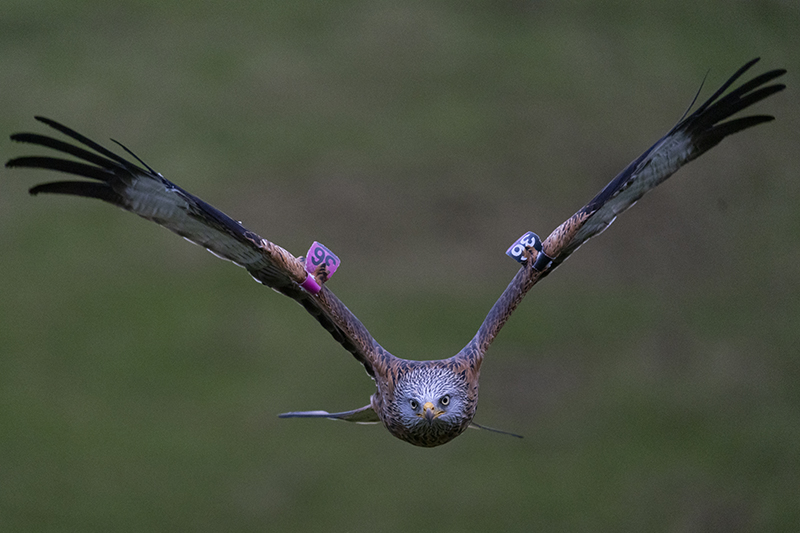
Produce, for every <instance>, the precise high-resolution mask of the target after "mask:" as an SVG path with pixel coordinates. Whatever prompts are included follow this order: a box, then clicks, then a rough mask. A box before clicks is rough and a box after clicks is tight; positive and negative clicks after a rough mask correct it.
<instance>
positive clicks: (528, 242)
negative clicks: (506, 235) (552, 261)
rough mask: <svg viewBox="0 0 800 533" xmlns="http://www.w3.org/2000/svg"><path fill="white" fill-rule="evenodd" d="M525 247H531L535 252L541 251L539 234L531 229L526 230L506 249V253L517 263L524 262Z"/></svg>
mask: <svg viewBox="0 0 800 533" xmlns="http://www.w3.org/2000/svg"><path fill="white" fill-rule="evenodd" d="M525 248H533V249H534V250H536V251H537V252H541V251H542V241H541V239H539V236H538V235H536V234H535V233H534V232H532V231H529V232H527V233H526V234H525V235H523V236H522V237H520V238H519V239H517V240H516V242H514V244H512V245H511V246H510V247H509V249H508V250H506V255H507V256H509V257H510V258H511V259H513V260H514V261H516V262H518V263H522V264H525V262H526V261H527V259H525V257H524V256H523V253H524V252H525Z"/></svg>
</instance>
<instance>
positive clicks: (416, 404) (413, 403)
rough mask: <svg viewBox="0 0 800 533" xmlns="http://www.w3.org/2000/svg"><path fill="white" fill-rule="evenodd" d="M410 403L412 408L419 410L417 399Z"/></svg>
mask: <svg viewBox="0 0 800 533" xmlns="http://www.w3.org/2000/svg"><path fill="white" fill-rule="evenodd" d="M408 403H409V404H410V405H411V408H412V409H413V410H415V411H416V410H417V407H419V404H418V403H417V400H411V401H409V402H408Z"/></svg>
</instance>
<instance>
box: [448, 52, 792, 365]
mask: <svg viewBox="0 0 800 533" xmlns="http://www.w3.org/2000/svg"><path fill="white" fill-rule="evenodd" d="M757 61H758V59H757V58H756V59H753V60H752V61H750V62H748V63H747V64H745V65H744V66H743V67H742V68H740V69H739V70H738V71H737V72H736V73H735V74H734V75H733V76H731V77H730V79H728V81H726V82H725V83H724V84H723V85H722V87H720V88H719V89H718V90H717V91H716V92H715V93H714V94H713V95H712V96H711V97H710V98H709V99H708V100H706V102H704V103H703V104H702V105H701V106H700V107H699V108H698V109H697V110H696V111H695V112H694V113H692V114H691V115H689V116H688V117H685V118H683V119H682V120H681V121H680V122H678V124H677V125H675V127H673V128H672V129H671V130H670V131H669V132H668V133H667V134H666V135H665V136H664V137H662V138H661V139H659V140H658V141H657V142H656V143H655V144H654V145H653V146H651V147H650V148H649V149H648V150H646V151H645V152H644V153H643V154H642V155H640V156H639V157H638V158H636V159H635V160H634V161H633V162H632V163H631V164H630V165H628V166H627V167H626V168H625V169H624V170H623V171H622V172H620V173H619V175H618V176H617V177H616V178H614V179H613V180H611V182H610V183H609V184H608V185H606V187H605V188H604V189H603V190H602V191H600V193H599V194H597V196H595V197H594V198H593V199H592V200H591V201H590V202H589V203H588V204H586V205H585V206H583V207H582V208H581V209H580V210H579V211H578V212H577V213H575V214H574V215H572V217H570V218H569V219H568V220H567V221H565V222H564V223H563V224H561V225H560V226H559V227H558V228H556V229H555V230H554V231H553V232H552V233H551V234H550V236H549V237H547V239H545V240H544V242H542V245H541V248H542V250H541V252H537V251H536V250H535V249H534V248H533V247H529V248H527V249H526V251H525V256H526V257H527V258H528V259H527V261H526V263H525V264H524V265H523V266H522V268H520V270H519V271H518V272H517V275H516V276H515V277H514V279H513V280H512V281H511V283H510V284H509V286H508V287H507V288H506V290H505V291H504V292H503V294H502V295H501V296H500V299H499V300H498V301H497V302H496V303H495V305H494V307H492V310H491V311H490V312H489V315H488V316H487V317H486V319H485V320H484V322H483V324H482V325H481V327H480V329H479V330H478V333H477V334H476V335H475V337H474V338H473V339H472V341H470V343H469V344H468V345H467V346H465V347H464V349H463V350H462V351H461V352H460V353H459V356H460V357H462V358H466V359H467V360H468V362H469V363H470V364H473V365H480V361H481V360H482V357H483V354H484V353H485V352H486V350H487V349H488V347H489V344H491V342H492V340H494V337H495V336H496V335H497V333H498V332H499V331H500V328H502V327H503V324H505V322H506V320H508V317H509V316H510V315H511V313H512V312H513V311H514V309H515V308H516V306H517V305H518V304H519V302H520V301H521V300H522V298H523V297H524V296H525V294H526V293H527V292H528V291H529V290H530V289H531V287H533V285H534V284H536V282H538V281H539V280H540V279H542V278H544V277H545V276H547V275H548V274H549V273H550V272H552V271H553V270H554V269H555V268H556V267H558V265H560V264H561V263H563V262H564V260H566V259H567V257H569V256H570V254H572V253H573V252H574V251H575V250H577V249H578V248H579V247H580V246H581V245H582V244H583V243H584V242H586V241H587V240H589V239H590V238H592V237H594V236H595V235H598V234H600V233H602V232H603V230H605V229H606V228H607V227H608V226H609V225H610V224H611V223H612V222H614V220H615V219H616V217H617V216H618V215H619V214H620V213H622V212H624V211H625V210H627V209H628V208H629V207H631V206H632V205H633V204H635V203H636V201H637V200H639V198H641V197H642V196H643V195H644V194H645V193H646V192H647V191H649V190H651V189H653V188H655V187H656V186H657V185H658V184H660V183H661V182H663V181H664V180H666V179H667V178H669V177H670V176H671V175H672V174H673V173H675V171H677V170H678V169H679V168H680V167H682V166H683V165H685V164H686V163H688V162H689V161H691V160H693V159H695V158H697V157H699V156H700V155H701V154H703V153H705V152H706V151H707V150H710V149H711V148H713V147H714V146H716V145H717V144H718V143H719V142H720V141H722V139H724V138H725V137H727V136H729V135H733V134H734V133H737V132H739V131H742V130H744V129H747V128H750V127H752V126H756V125H758V124H761V123H763V122H768V121H770V120H773V119H774V117H772V116H768V115H752V116H747V117H742V118H737V119H733V120H726V119H728V118H730V117H731V116H733V115H735V114H736V113H738V112H739V111H741V110H743V109H745V108H747V107H749V106H751V105H753V104H755V103H756V102H759V101H761V100H763V99H765V98H767V97H769V96H771V95H772V94H775V93H777V92H779V91H782V90H783V89H784V88H785V86H784V85H783V84H772V85H767V84H768V83H769V82H770V81H772V80H774V79H775V78H777V77H779V76H781V75H783V74H784V73H785V72H786V71H785V70H783V69H778V70H771V71H769V72H767V73H765V74H761V75H760V76H757V77H755V78H753V79H752V80H750V81H748V82H746V83H743V84H742V85H741V86H739V87H737V88H736V89H734V90H732V91H730V92H729V93H728V94H726V95H725V96H722V95H723V93H725V91H726V90H727V89H728V88H729V87H730V86H731V85H732V84H733V83H734V82H735V81H736V80H737V79H739V78H740V77H741V76H742V74H744V73H745V72H746V71H747V70H748V69H749V68H750V67H752V66H753V65H754V64H755V63H756V62H757Z"/></svg>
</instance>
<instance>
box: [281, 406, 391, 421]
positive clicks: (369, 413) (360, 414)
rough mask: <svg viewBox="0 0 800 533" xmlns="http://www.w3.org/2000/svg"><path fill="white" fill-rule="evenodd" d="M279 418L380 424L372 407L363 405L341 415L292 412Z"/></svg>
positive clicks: (323, 412)
mask: <svg viewBox="0 0 800 533" xmlns="http://www.w3.org/2000/svg"><path fill="white" fill-rule="evenodd" d="M278 417H279V418H330V419H331V420H344V421H346V422H355V423H356V424H377V423H378V422H380V421H381V420H380V418H378V414H377V413H376V412H375V411H374V410H373V409H372V405H365V406H364V407H361V408H359V409H353V410H352V411H343V412H341V413H329V412H328V411H293V412H291V413H282V414H280V415H278Z"/></svg>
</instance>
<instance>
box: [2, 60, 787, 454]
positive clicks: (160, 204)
mask: <svg viewBox="0 0 800 533" xmlns="http://www.w3.org/2000/svg"><path fill="white" fill-rule="evenodd" d="M757 61H758V59H754V60H752V61H750V62H748V63H747V64H745V65H744V66H742V67H741V68H740V69H739V70H738V71H737V72H736V73H735V74H734V75H733V76H731V77H730V79H728V81H726V82H725V83H724V84H723V85H722V86H721V87H720V88H719V89H718V90H717V91H716V92H715V93H714V94H713V95H711V97H710V98H709V99H708V100H707V101H705V102H704V103H703V104H702V105H700V106H699V107H698V108H697V109H696V110H695V111H694V112H693V113H691V114H689V111H688V110H687V112H686V114H684V117H683V118H682V119H681V120H680V121H679V122H678V123H677V124H676V125H675V126H674V127H673V128H672V129H671V130H669V132H667V134H666V135H664V136H663V137H662V138H661V139H659V140H658V141H656V143H655V144H653V145H652V146H651V147H650V148H648V149H647V150H646V151H645V152H644V153H643V154H642V155H640V156H639V157H637V158H636V159H635V160H634V161H633V162H631V163H630V164H629V165H628V166H627V167H625V169H624V170H623V171H622V172H620V173H619V175H617V176H616V177H615V178H614V179H613V180H611V182H609V183H608V185H606V186H605V187H604V188H603V189H602V190H601V191H600V192H599V193H598V194H597V195H596V196H595V197H594V198H593V199H592V200H590V201H589V203H587V204H586V205H584V206H583V207H581V208H580V209H579V210H578V211H577V212H576V213H575V214H574V215H572V216H571V217H570V218H568V219H567V220H566V221H565V222H564V223H563V224H561V225H560V226H558V227H557V228H556V229H555V230H553V232H552V233H550V235H549V236H548V237H547V238H546V239H544V240H541V239H539V237H538V236H536V235H535V234H534V233H532V232H527V233H525V234H524V235H523V236H522V237H520V238H519V239H518V240H517V241H516V242H514V243H513V244H512V245H511V247H510V248H509V249H508V251H507V252H506V253H507V254H508V255H509V256H511V257H512V258H513V259H515V260H517V261H518V262H519V263H520V268H519V270H518V271H517V273H516V275H515V276H514V278H513V279H512V280H511V282H510V283H509V285H508V287H507V288H506V289H505V290H504V291H503V293H502V294H501V296H500V298H499V299H498V300H497V302H496V303H495V304H494V306H493V307H492V308H491V310H490V311H489V314H488V315H487V316H486V318H485V319H484V321H483V323H482V324H481V326H480V328H479V329H478V332H477V333H476V334H475V336H474V337H473V338H472V339H471V340H470V341H469V342H468V343H467V345H466V346H464V348H463V349H462V350H461V351H460V352H458V353H457V354H456V355H454V356H452V357H450V358H448V359H441V360H435V361H412V360H407V359H401V358H399V357H395V356H394V355H392V354H390V353H389V352H387V351H386V350H385V349H384V348H383V347H382V346H381V345H380V344H378V342H377V341H375V339H373V338H372V335H370V333H369V331H367V328H365V327H364V326H363V325H362V323H361V322H360V321H359V320H358V318H356V316H355V315H353V313H352V312H350V310H349V309H348V308H347V307H345V305H344V304H343V303H342V302H341V301H340V300H339V299H338V298H337V297H336V296H335V295H334V294H333V292H331V290H330V289H328V287H327V286H326V285H325V283H326V282H327V281H328V279H329V278H330V276H331V275H332V274H333V273H334V272H335V270H336V268H337V267H338V266H339V259H338V257H336V256H335V255H334V254H333V253H332V252H331V251H330V250H328V249H327V248H326V247H325V246H323V245H321V244H319V243H316V242H315V243H314V244H313V245H312V246H311V249H310V250H309V252H308V253H307V254H306V256H305V257H304V256H299V257H295V256H294V255H292V254H291V253H290V252H288V251H287V250H285V249H283V248H281V247H280V246H278V245H277V244H275V243H273V242H270V241H268V240H267V239H264V238H263V237H261V236H259V235H257V234H256V233H253V232H252V231H250V230H248V229H246V228H245V227H243V226H242V225H241V224H240V223H239V222H237V221H236V220H234V219H232V218H230V217H229V216H227V215H226V214H224V213H222V212H221V211H219V210H217V209H216V208H214V207H212V206H211V205H209V204H207V203H206V202H204V201H203V200H201V199H199V198H197V197H196V196H194V195H192V194H190V193H188V192H187V191H185V190H183V189H182V188H180V187H178V186H177V185H175V184H174V183H172V182H171V181H169V180H167V179H166V178H164V177H163V176H162V175H161V174H159V173H158V172H156V171H154V170H153V169H152V168H150V167H149V166H148V165H147V164H146V163H144V162H143V161H142V160H141V159H139V158H138V157H136V155H134V154H133V152H131V151H130V150H128V149H127V148H125V147H124V146H122V145H121V144H119V143H117V144H119V146H120V147H121V148H122V149H123V150H125V152H127V153H128V154H129V155H130V156H131V157H132V158H134V159H135V160H136V163H134V162H131V161H130V160H128V159H125V158H123V157H121V156H119V155H118V154H116V153H114V152H112V151H110V150H108V149H106V148H104V147H103V146H101V145H99V144H97V143H95V142H94V141H91V140H90V139H88V138H86V137H84V136H83V135H81V134H79V133H77V132H76V131H74V130H72V129H70V128H68V127H66V126H64V125H62V124H60V123H58V122H56V121H54V120H50V119H47V118H44V117H36V119H37V120H38V121H40V122H42V123H44V124H46V125H47V126H50V127H51V128H53V129H55V130H57V131H58V132H60V133H61V134H63V135H65V136H66V137H69V138H71V139H72V141H73V142H72V143H69V142H66V141H64V140H60V139H57V138H54V137H49V136H47V135H41V134H38V133H15V134H13V135H11V139H12V140H14V141H18V142H23V143H29V144H35V145H39V146H43V147H45V148H50V149H53V150H56V151H58V152H61V153H62V154H66V155H69V156H72V158H70V159H62V158H58V157H46V156H28V157H18V158H15V159H11V160H10V161H8V162H7V163H6V166H7V167H12V168H15V167H27V168H38V169H47V170H55V171H59V172H64V173H67V174H74V175H76V176H80V177H83V178H88V180H70V181H56V182H51V183H44V184H41V185H36V186H35V187H33V188H31V189H30V193H31V194H33V195H37V194H39V193H55V194H69V195H76V196H84V197H88V198H97V199H100V200H103V201H105V202H108V203H110V204H113V205H116V206H118V207H121V208H122V209H125V210H127V211H130V212H132V213H135V214H137V215H139V216H140V217H142V218H145V219H147V220H151V221H153V222H155V223H156V224H159V225H161V226H164V227H165V228H167V229H169V230H170V231H173V232H175V233H177V234H178V235H180V236H182V237H185V238H186V239H187V240H189V241H191V242H193V243H195V244H198V245H200V246H203V247H204V248H206V249H208V251H210V252H211V253H213V254H214V255H216V256H218V257H221V258H223V259H227V260H229V261H232V262H233V263H235V264H237V265H239V266H241V267H243V268H245V269H246V270H247V271H248V272H249V273H250V275H251V276H252V277H253V278H255V280H256V281H258V282H259V283H262V284H264V285H266V286H268V287H271V288H272V289H274V290H275V291H277V292H279V293H282V294H284V295H286V296H288V297H289V298H292V299H293V300H295V301H296V302H297V303H299V304H300V305H301V306H303V308H304V309H306V311H308V312H309V313H310V314H311V315H312V316H313V317H314V318H315V319H317V321H318V322H319V323H320V324H321V325H322V327H324V328H325V329H326V330H327V331H328V332H329V333H330V334H331V335H332V336H333V338H334V339H336V341H337V342H339V343H340V344H341V345H342V346H344V348H345V349H346V350H347V351H349V352H350V353H351V354H353V356H355V358H356V359H357V360H358V361H359V362H360V363H361V364H362V365H364V368H365V369H366V371H367V374H369V375H370V376H371V377H372V379H373V380H374V382H375V386H376V390H375V392H374V393H373V394H372V396H371V397H370V400H369V403H367V405H365V406H364V407H361V408H358V409H354V410H352V411H345V412H340V413H329V412H327V411H297V412H291V413H284V414H282V415H280V416H281V417H314V418H331V419H337V420H345V421H350V422H358V423H379V422H380V423H383V425H384V426H385V427H386V429H388V430H389V432H390V433H391V434H392V435H394V436H395V437H397V438H399V439H402V440H404V441H406V442H409V443H411V444H414V445H417V446H426V447H433V446H439V445H441V444H445V443H447V442H449V441H451V440H452V439H454V438H455V437H457V436H458V435H460V434H461V433H463V432H464V431H465V430H466V429H467V428H468V427H476V428H482V429H491V428H486V427H484V426H481V425H478V424H477V423H475V422H473V417H474V416H475V410H476V408H477V404H478V379H479V376H480V369H481V364H482V363H483V358H484V355H485V354H486V351H487V350H488V348H489V346H490V345H491V343H492V341H494V339H495V337H496V336H497V334H498V333H499V332H500V329H501V328H502V327H503V325H504V324H505V323H506V321H507V320H508V318H509V317H510V316H511V313H513V312H514V309H516V307H517V305H518V304H519V303H520V301H522V299H523V297H524V296H525V294H526V293H527V292H528V291H529V290H530V289H531V287H533V286H534V285H535V284H536V283H537V282H538V281H540V280H541V279H542V278H544V277H545V276H547V275H548V274H550V273H551V272H552V271H553V270H555V269H556V268H557V267H558V266H559V265H560V264H561V263H562V262H564V260H565V259H567V257H569V256H570V255H571V254H572V253H573V252H574V251H575V250H577V249H578V247H580V246H581V245H582V244H583V243H584V242H586V241H587V240H589V239H590V238H592V237H594V236H595V235H598V234H599V233H601V232H602V231H603V230H605V229H606V228H607V227H608V226H609V225H610V224H611V223H612V222H613V221H614V219H615V218H616V217H617V215H619V214H620V213H622V212H623V211H625V210H626V209H628V208H629V207H631V206H632V205H633V204H634V203H636V201H637V200H639V198H641V197H642V196H643V195H644V194H645V193H646V192H648V191H649V190H650V189H653V188H654V187H656V186H657V185H658V184H660V183H661V182H663V181H664V180H666V179H667V178H668V177H670V176H671V175H672V174H673V173H674V172H675V171H677V170H678V169H679V168H680V167H682V166H683V165H685V164H686V163H688V162H689V161H691V160H693V159H695V158H696V157H698V156H700V155H701V154H703V153H704V152H706V151H707V150H709V149H711V148H713V147H714V146H716V145H717V144H718V143H719V142H720V141H722V139H724V138H725V137H727V136H729V135H732V134H734V133H737V132H739V131H741V130H744V129H747V128H750V127H752V126H756V125H758V124H761V123H763V122H768V121H770V120H773V118H774V117H772V116H768V115H751V116H745V117H741V118H734V119H731V120H727V119H729V118H730V117H732V116H733V115H735V114H737V113H738V112H740V111H742V110H743V109H745V108H747V107H749V106H751V105H753V104H755V103H757V102H759V101H761V100H763V99H765V98H767V97H769V96H771V95H772V94H775V93H777V92H779V91H781V90H783V89H784V88H785V86H784V85H783V84H780V83H770V82H772V81H773V80H774V79H776V78H778V77H779V76H781V75H783V74H784V73H785V70H783V69H777V70H771V71H769V72H766V73H764V74H761V75H759V76H756V77H754V78H753V79H751V80H749V81H747V82H745V83H742V84H741V85H739V86H738V87H737V88H735V89H733V90H730V91H729V92H727V94H726V91H728V89H729V88H730V87H731V86H732V85H733V84H734V83H735V82H736V81H737V80H738V79H739V78H740V77H741V76H742V75H743V74H744V73H745V72H746V71H747V70H748V69H750V68H751V67H752V66H753V65H754V64H755V63H756V62H757ZM696 98H697V97H696V96H695V99H696ZM692 104H694V102H692ZM690 107H691V106H690ZM687 115H688V116H687ZM115 142H116V141H115ZM137 163H138V164H137ZM493 431H497V430H493ZM501 433H503V432H501Z"/></svg>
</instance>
